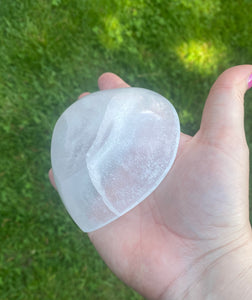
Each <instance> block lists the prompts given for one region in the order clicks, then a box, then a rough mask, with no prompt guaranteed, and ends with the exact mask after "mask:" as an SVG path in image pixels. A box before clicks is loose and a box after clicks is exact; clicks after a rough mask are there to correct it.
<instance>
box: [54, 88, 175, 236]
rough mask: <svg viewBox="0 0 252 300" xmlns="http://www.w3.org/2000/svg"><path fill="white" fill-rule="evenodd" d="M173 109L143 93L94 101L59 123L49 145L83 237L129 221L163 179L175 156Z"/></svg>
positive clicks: (118, 93)
mask: <svg viewBox="0 0 252 300" xmlns="http://www.w3.org/2000/svg"><path fill="white" fill-rule="evenodd" d="M179 137H180V126H179V119H178V116H177V113H176V111H175V109H174V107H173V106H172V105H171V103H170V102H169V101H168V100H167V99H165V98H164V97H162V96H161V95H159V94H157V93H155V92H153V91H150V90H146V89H141V88H124V89H114V90H106V91H100V92H96V93H93V94H90V95H88V96H86V97H84V98H82V99H80V100H78V101H76V102H75V103H74V104H72V105H71V106H70V107H69V108H68V109H67V110H66V111H65V112H64V113H63V114H62V115H61V117H60V118H59V120H58V121H57V123H56V125H55V128H54V132H53V137H52V145H51V160H52V168H53V174H54V178H55V182H56V185H57V189H58V192H59V194H60V196H61V198H62V200H63V202H64V204H65V206H66V208H67V210H68V212H69V213H70V215H71V217H72V218H73V220H74V221H75V222H76V223H77V225H78V226H79V227H80V228H81V229H82V230H83V231H85V232H89V231H93V230H96V229H98V228H100V227H102V226H104V225H106V224H108V223H110V222H112V221H113V220H115V219H117V218H118V217H120V216H121V215H123V214H125V213H126V212H128V211H129V210H131V209H132V208H133V207H135V206H136V205H137V204H139V203H140V202H141V201H143V200H144V199H145V198H146V197H147V196H148V195H150V194H151V193H152V192H153V191H154V190H155V189H156V188H157V186H158V185H159V184H160V182H161V181H162V180H163V179H164V177H165V176H166V174H167V173H168V171H169V169H170V168H171V166H172V164H173V162H174V159H175V157H176V153H177V149H178V143H179Z"/></svg>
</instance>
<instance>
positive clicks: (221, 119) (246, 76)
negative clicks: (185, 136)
mask: <svg viewBox="0 0 252 300" xmlns="http://www.w3.org/2000/svg"><path fill="white" fill-rule="evenodd" d="M251 74H252V65H241V66H236V67H232V68H230V69H228V70H226V71H225V72H223V73H222V74H221V75H220V76H219V78H218V79H217V80H216V82H215V83H214V85H213V87H212V88H211V90H210V93H209V95H208V98H207V101H206V104H205V107H204V111H203V116H202V121H201V125H200V130H199V134H200V137H201V138H203V139H204V141H205V142H206V143H210V144H216V143H218V144H219V143H220V142H221V143H222V142H223V143H225V144H226V145H231V144H233V145H234V144H236V143H241V144H242V145H245V144H246V138H245V132H244V105H243V104H244V94H245V92H246V90H247V89H248V88H250V87H251V76H250V75H251Z"/></svg>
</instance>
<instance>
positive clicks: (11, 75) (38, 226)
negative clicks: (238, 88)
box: [0, 0, 252, 300]
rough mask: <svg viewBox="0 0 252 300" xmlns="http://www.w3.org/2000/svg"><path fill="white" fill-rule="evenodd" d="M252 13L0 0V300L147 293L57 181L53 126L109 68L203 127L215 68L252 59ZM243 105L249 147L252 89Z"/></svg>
mask: <svg viewBox="0 0 252 300" xmlns="http://www.w3.org/2000/svg"><path fill="white" fill-rule="evenodd" d="M251 11H252V1H249V0H247V1H246V0H244V1H227V0H222V1H221V0H215V1H211V0H175V1H161V0H145V1H144V0H139V1H135V0H107V1H106V0H100V1H98V0H86V1H85V0H71V1H70V0H51V1H50V0H40V1H28V0H12V1H1V4H0V207H1V210H0V229H1V231H0V232H1V234H0V245H1V248H0V249H1V250H0V295H1V296H0V298H1V299H27V300H28V299H61V300H64V299H66V300H68V299H101V300H103V299H110V300H113V299H142V297H140V296H138V295H137V294H136V293H134V292H133V291H132V290H131V289H129V288H128V287H126V286H125V285H123V284H122V283H121V282H120V281H119V280H118V279H117V278H116V277H115V276H114V275H113V274H112V273H111V272H110V270H109V269H108V268H107V267H106V265H105V264H104V263H103V262H102V260H101V259H100V258H99V256H98V254H97V253H96V251H95V249H94V247H93V246H92V245H91V243H90V242H89V240H88V237H87V235H85V234H83V233H82V232H81V231H80V230H79V229H78V228H77V227H76V225H75V224H74V223H73V222H72V220H71V219H70V217H69V216H68V214H67V213H66V211H65V209H64V207H63V205H62V203H61V201H60V199H59V197H58V195H57V193H56V192H55V191H54V190H53V189H52V187H51V186H50V184H49V182H48V178H47V172H48V169H49V168H50V155H49V152H50V139H51V134H52V130H53V127H54V124H55V122H56V120H57V118H58V117H59V115H60V114H61V113H62V112H63V111H64V109H65V108H66V107H68V106H69V105H70V104H71V103H72V102H73V101H75V100H76V99H77V97H78V95H79V94H80V93H81V92H84V91H90V92H93V91H95V90H96V89H97V78H98V76H99V75H100V74H102V73H103V72H105V71H111V72H115V73H117V74H119V75H120V76H121V77H123V78H124V79H125V80H126V81H127V82H128V83H130V84H131V85H133V86H139V87H145V88H149V89H153V90H155V91H157V92H159V93H161V94H162V95H164V96H166V97H167V98H168V99H170V101H171V102H172V103H173V104H174V106H175V107H176V109H177V111H178V113H179V116H180V121H181V126H182V130H183V131H184V132H186V133H189V134H193V133H195V132H196V130H197V128H198V127H199V124H200V117H201V112H202V108H203V105H204V101H205V99H206V96H207V94H208V91H209V88H210V87H211V85H212V84H213V82H214V80H215V79H216V77H217V76H218V74H219V73H221V72H222V71H223V70H225V69H226V68H228V67H230V66H233V65H237V64H243V63H252V51H251V49H252V36H251V23H252V14H251ZM245 106H246V113H245V119H246V120H245V125H246V132H247V140H248V144H249V146H250V148H252V119H251V118H250V116H251V114H252V93H251V92H249V93H248V94H247V95H246V103H245Z"/></svg>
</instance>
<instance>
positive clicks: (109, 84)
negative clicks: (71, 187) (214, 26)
mask: <svg viewBox="0 0 252 300" xmlns="http://www.w3.org/2000/svg"><path fill="white" fill-rule="evenodd" d="M251 73H252V66H251V65H243V66H237V67H233V68H231V69H228V70H227V71H225V72H224V73H223V74H222V75H221V76H220V77H219V78H218V79H217V81H216V82H215V84H214V85H213V87H212V89H211V90H210V93H209V96H208V98H207V101H206V104H205V108H204V111H203V115H202V121H201V125H200V129H199V130H198V132H197V133H196V134H195V135H194V136H193V137H192V136H188V135H186V134H183V133H181V139H180V144H179V150H178V154H177V157H176V160H175V162H174V164H173V166H172V168H171V170H170V172H169V173H168V175H167V176H166V178H165V179H164V180H163V182H162V183H161V184H160V186H159V187H158V188H157V189H156V190H155V191H154V192H153V193H152V194H151V195H150V196H149V197H148V198H147V199H145V200H144V201H143V202H142V203H141V204H140V205H138V206H137V207H135V208H134V209H133V210H131V211H130V212H128V213H127V214H125V215H124V216H122V217H120V218H119V219H117V220H116V221H114V222H112V223H110V224H108V225H107V226H105V227H103V228H101V229H99V230H96V231H94V232H91V233H89V238H90V239H91V241H92V243H93V244H94V246H95V247H96V249H97V251H98V252H99V254H100V255H101V257H102V258H103V259H104V261H105V262H106V264H107V265H108V266H109V267H110V269H111V270H112V271H113V272H114V273H115V274H116V275H117V276H118V277H119V278H120V279H121V280H122V281H124V282H125V283H126V284H128V285H129V286H130V287H132V288H133V289H135V290H136V291H137V292H139V293H140V294H141V295H143V296H144V297H146V298H147V299H159V300H165V299H171V300H173V299H179V300H180V299H193V300H195V299H196V300H200V299H228V300H232V299H252V231H251V226H250V223H249V198H248V193H249V187H248V186H249V150H248V146H247V142H246V138H245V133H244V125H243V121H244V120H243V114H244V106H243V102H244V94H245V92H246V90H247V89H248V78H249V76H250V74H251ZM98 85H99V89H100V90H105V89H113V88H120V87H128V86H129V85H128V84H126V83H125V82H124V81H123V80H122V79H120V78H119V77H118V76H116V75H115V74H112V73H105V74H103V75H102V76H101V77H100V78H99V80H98ZM86 94H87V93H84V94H82V95H81V96H85V95H86ZM49 178H50V180H51V182H52V184H53V185H54V186H55V184H54V180H53V174H52V171H51V170H50V172H49Z"/></svg>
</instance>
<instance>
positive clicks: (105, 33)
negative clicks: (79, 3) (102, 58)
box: [94, 15, 123, 49]
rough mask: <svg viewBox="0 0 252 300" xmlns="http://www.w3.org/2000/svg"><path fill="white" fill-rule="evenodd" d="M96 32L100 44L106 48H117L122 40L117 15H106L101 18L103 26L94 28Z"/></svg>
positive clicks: (121, 29)
mask: <svg viewBox="0 0 252 300" xmlns="http://www.w3.org/2000/svg"><path fill="white" fill-rule="evenodd" d="M94 31H95V32H96V33H97V34H98V36H99V39H100V42H101V44H102V45H103V46H104V47H105V48H107V49H118V48H119V47H120V46H121V44H122V42H123V37H122V31H123V27H122V26H121V24H120V21H119V19H118V18H117V17H115V16H112V15H107V16H106V17H104V18H103V28H102V29H101V27H100V28H98V27H95V28H94Z"/></svg>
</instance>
